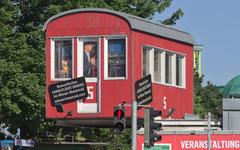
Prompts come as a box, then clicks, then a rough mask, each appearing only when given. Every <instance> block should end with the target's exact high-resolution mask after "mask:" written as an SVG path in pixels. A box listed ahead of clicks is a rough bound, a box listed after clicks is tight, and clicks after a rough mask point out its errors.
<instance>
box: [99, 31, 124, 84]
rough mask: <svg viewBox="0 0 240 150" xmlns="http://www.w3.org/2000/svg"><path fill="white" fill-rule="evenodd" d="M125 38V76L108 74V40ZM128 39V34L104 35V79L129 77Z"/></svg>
mask: <svg viewBox="0 0 240 150" xmlns="http://www.w3.org/2000/svg"><path fill="white" fill-rule="evenodd" d="M109 39H110V40H111V39H125V77H109V76H108V40H109ZM127 70H128V39H127V36H126V35H114V36H105V37H104V80H127V79H128V71H127Z"/></svg>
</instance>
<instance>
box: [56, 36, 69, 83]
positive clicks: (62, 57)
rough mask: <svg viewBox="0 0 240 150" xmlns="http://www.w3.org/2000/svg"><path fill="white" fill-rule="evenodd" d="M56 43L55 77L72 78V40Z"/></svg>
mask: <svg viewBox="0 0 240 150" xmlns="http://www.w3.org/2000/svg"><path fill="white" fill-rule="evenodd" d="M54 43H55V46H54V78H55V79H58V78H72V40H59V41H57V40H56V41H54Z"/></svg>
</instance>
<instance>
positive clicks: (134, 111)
mask: <svg viewBox="0 0 240 150" xmlns="http://www.w3.org/2000/svg"><path fill="white" fill-rule="evenodd" d="M136 139H137V101H133V102H132V150H136V149H137V142H136V141H137V140H136Z"/></svg>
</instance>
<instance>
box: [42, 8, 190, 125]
mask: <svg viewBox="0 0 240 150" xmlns="http://www.w3.org/2000/svg"><path fill="white" fill-rule="evenodd" d="M43 30H44V31H45V32H46V89H47V87H48V86H49V85H50V84H53V83H56V82H59V81H65V80H69V79H72V78H77V77H81V76H84V77H85V79H86V83H87V88H88V93H89V96H88V97H87V98H86V99H83V100H79V101H74V102H71V103H66V104H64V105H63V112H58V111H57V110H56V107H55V106H53V105H52V104H51V101H50V97H49V93H48V91H47V90H46V116H47V118H53V119H57V120H62V121H60V122H61V124H62V125H63V124H66V125H73V126H74V125H76V126H77V125H82V124H85V125H90V124H91V125H95V126H101V125H103V126H104V124H105V123H106V121H103V120H104V119H105V120H109V122H111V119H112V116H113V107H114V106H117V105H118V104H120V103H122V102H123V101H125V102H126V103H127V104H131V103H132V101H133V100H135V89H134V84H135V82H136V81H137V80H139V79H140V78H142V77H143V76H145V75H148V74H151V76H152V82H153V83H152V89H153V100H152V102H151V103H150V105H151V106H152V107H154V108H157V109H161V110H162V111H163V118H164V117H166V116H167V113H168V111H169V109H171V108H175V110H176V112H175V113H174V115H173V116H172V117H173V118H182V117H183V116H184V114H185V113H193V44H194V40H193V38H192V36H191V35H190V34H189V33H186V32H183V31H180V30H177V29H174V28H171V27H169V26H164V25H160V24H156V23H153V22H151V21H148V20H146V19H143V18H139V17H136V16H132V15H128V14H124V13H121V12H116V11H112V10H108V9H92V8H91V9H74V10H69V11H66V12H62V13H60V14H57V15H55V16H53V17H51V18H49V19H48V20H47V22H46V23H45V25H44V27H43ZM69 111H71V112H72V114H71V115H67V114H68V112H69ZM126 115H127V117H128V118H130V117H131V107H126ZM138 117H139V118H143V110H141V109H140V110H138ZM79 120H81V121H79ZM100 122H101V123H100ZM111 123H112V122H111Z"/></svg>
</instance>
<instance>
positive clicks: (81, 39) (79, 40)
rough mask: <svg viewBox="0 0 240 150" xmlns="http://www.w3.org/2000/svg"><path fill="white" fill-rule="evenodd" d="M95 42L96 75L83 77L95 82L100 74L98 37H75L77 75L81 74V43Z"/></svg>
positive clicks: (80, 75)
mask: <svg viewBox="0 0 240 150" xmlns="http://www.w3.org/2000/svg"><path fill="white" fill-rule="evenodd" d="M84 42H97V72H98V73H97V77H91V78H90V77H85V80H86V82H97V81H98V78H99V75H100V73H99V72H100V68H101V67H100V59H101V56H100V50H99V49H100V37H78V38H77V58H78V59H77V77H82V76H83V63H84V62H83V60H84V59H83V43H84Z"/></svg>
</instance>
